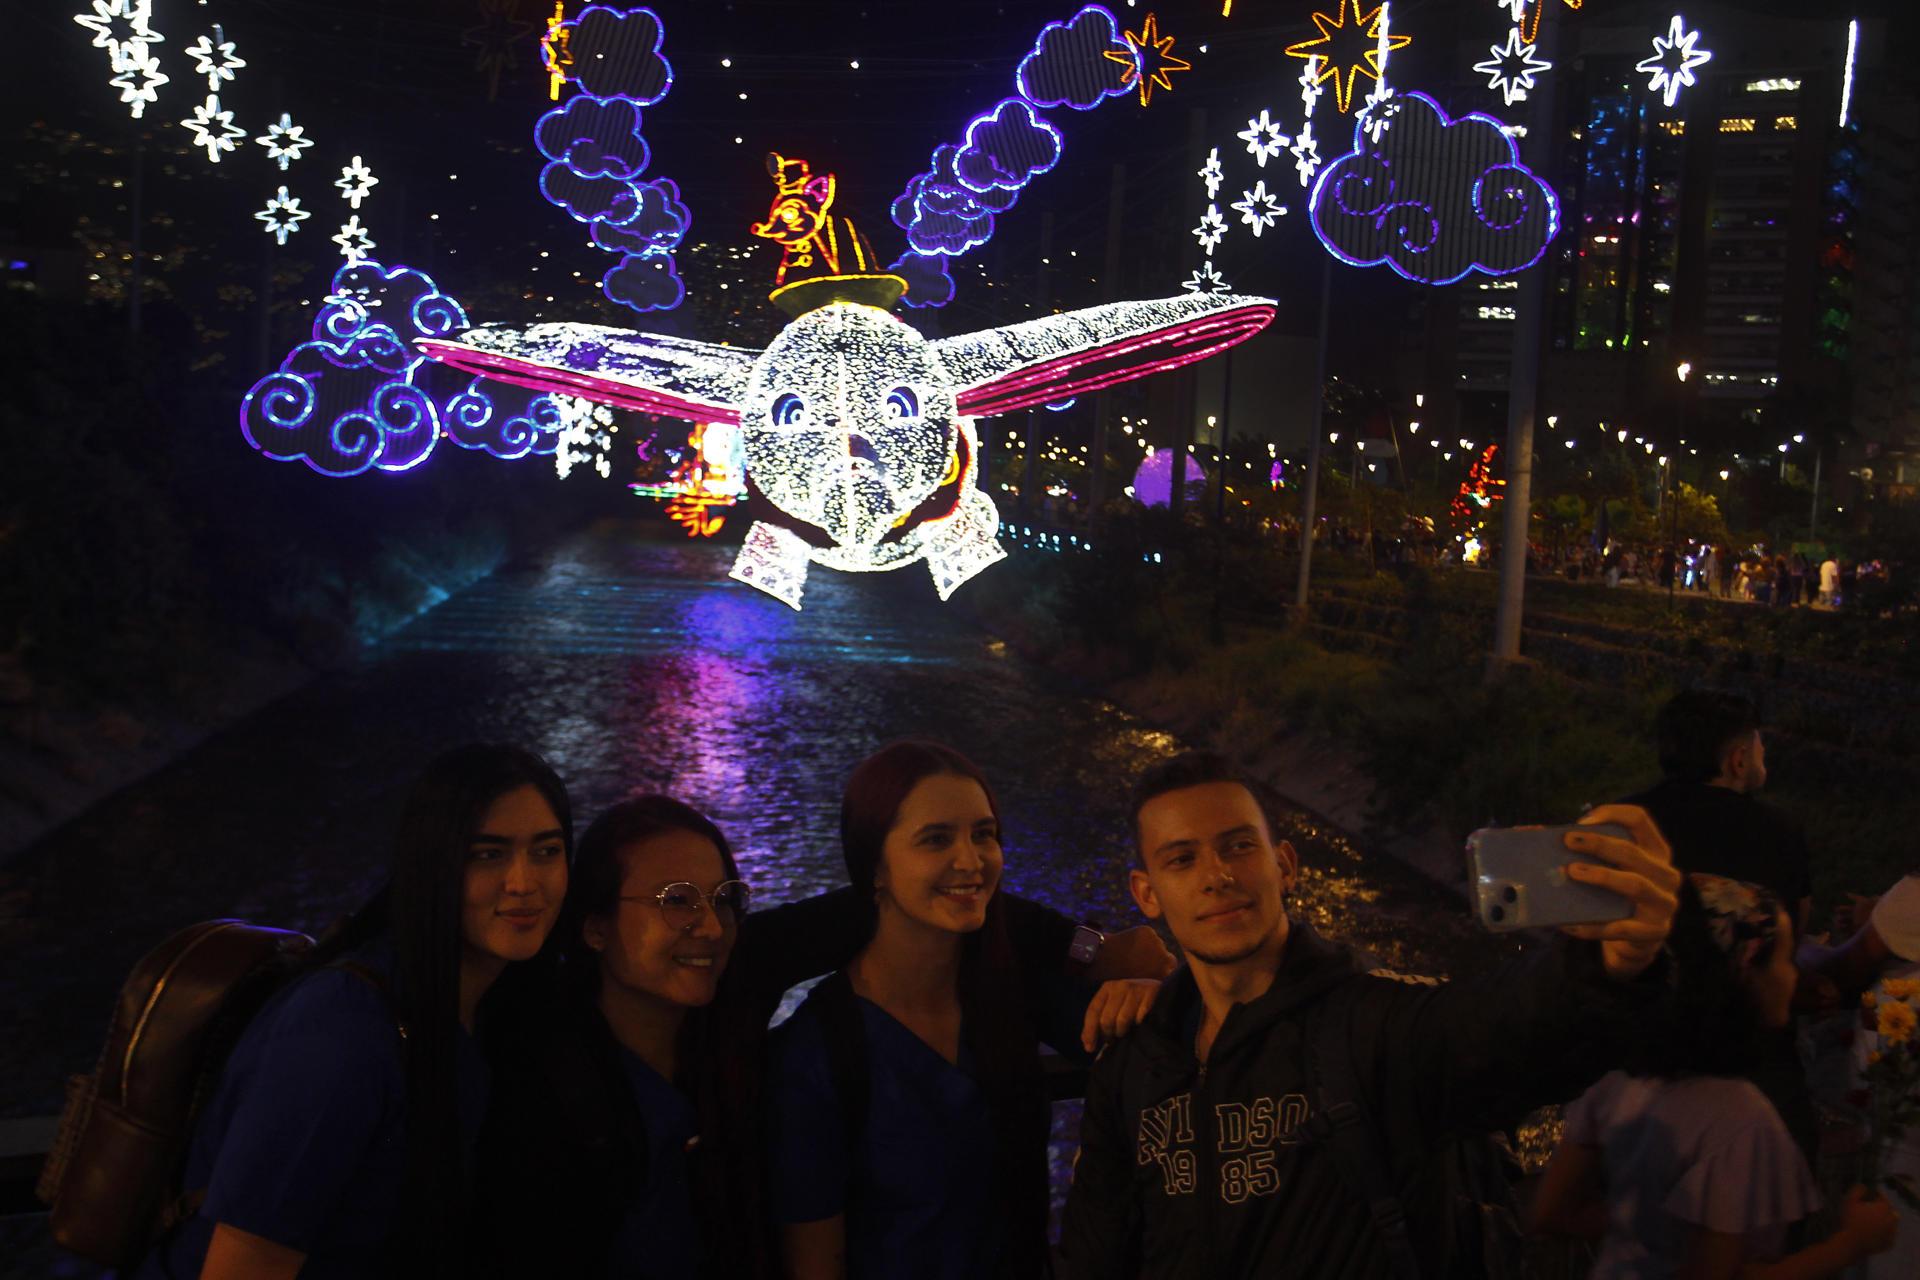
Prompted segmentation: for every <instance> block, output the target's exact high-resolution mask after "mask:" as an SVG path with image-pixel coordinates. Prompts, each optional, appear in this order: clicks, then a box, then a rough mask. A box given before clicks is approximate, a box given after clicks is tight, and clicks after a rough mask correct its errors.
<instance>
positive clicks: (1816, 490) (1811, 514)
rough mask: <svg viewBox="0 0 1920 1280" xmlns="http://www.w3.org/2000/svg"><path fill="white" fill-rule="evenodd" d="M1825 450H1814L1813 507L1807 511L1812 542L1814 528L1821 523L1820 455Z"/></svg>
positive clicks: (1809, 538)
mask: <svg viewBox="0 0 1920 1280" xmlns="http://www.w3.org/2000/svg"><path fill="white" fill-rule="evenodd" d="M1822 452H1823V451H1822V450H1820V449H1817V448H1816V449H1815V450H1814V451H1813V509H1812V510H1810V511H1808V512H1807V541H1808V542H1812V541H1813V538H1814V530H1815V529H1816V528H1818V526H1819V524H1820V456H1821V453H1822Z"/></svg>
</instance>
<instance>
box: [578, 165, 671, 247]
mask: <svg viewBox="0 0 1920 1280" xmlns="http://www.w3.org/2000/svg"><path fill="white" fill-rule="evenodd" d="M634 194H635V196H636V197H637V199H636V200H635V205H634V212H633V214H632V216H631V217H629V218H627V220H626V221H625V222H623V223H621V224H619V225H617V226H616V225H614V224H611V223H608V222H596V223H594V224H593V243H594V244H595V245H596V246H598V247H599V248H601V249H605V250H606V251H608V252H609V253H646V252H648V251H649V250H653V249H677V248H679V247H680V242H681V241H682V240H684V239H686V237H687V228H688V227H689V226H691V225H692V224H693V214H692V213H691V212H689V211H688V209H687V206H686V205H685V204H684V203H683V202H682V201H681V199H680V188H679V186H678V185H677V184H675V183H674V181H673V180H672V179H670V178H656V179H655V180H654V181H652V182H643V183H640V184H637V185H636V186H635V187H634Z"/></svg>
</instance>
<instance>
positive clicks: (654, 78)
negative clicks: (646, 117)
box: [560, 4, 673, 107]
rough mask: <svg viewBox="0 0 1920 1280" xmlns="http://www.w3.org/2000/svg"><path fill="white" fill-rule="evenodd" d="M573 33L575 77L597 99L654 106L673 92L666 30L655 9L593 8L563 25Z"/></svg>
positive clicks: (569, 36)
mask: <svg viewBox="0 0 1920 1280" xmlns="http://www.w3.org/2000/svg"><path fill="white" fill-rule="evenodd" d="M560 25H561V26H562V27H564V28H566V31H567V53H568V55H569V56H570V57H571V58H572V65H571V66H569V67H568V68H567V76H568V78H569V79H571V80H574V81H576V82H578V83H579V85H580V86H581V87H582V88H583V89H585V90H586V91H587V92H588V93H590V94H592V95H593V96H594V97H596V98H625V99H627V100H628V101H630V102H637V103H639V104H640V105H641V106H643V107H644V106H651V105H652V104H653V103H656V102H658V101H660V99H662V98H664V97H666V96H667V90H669V89H671V88H673V67H672V66H671V65H670V64H669V63H668V62H667V60H666V58H664V57H662V56H661V53H660V44H661V42H662V41H663V40H664V39H665V38H666V29H665V27H664V26H663V24H662V23H661V21H660V15H659V14H657V13H655V12H654V11H653V10H651V9H628V10H621V9H613V8H609V7H607V6H606V5H598V4H596V5H590V6H589V7H587V8H585V9H582V10H581V11H580V13H579V14H578V15H577V16H575V17H573V18H569V19H568V20H567V21H565V22H563V23H561V24H560Z"/></svg>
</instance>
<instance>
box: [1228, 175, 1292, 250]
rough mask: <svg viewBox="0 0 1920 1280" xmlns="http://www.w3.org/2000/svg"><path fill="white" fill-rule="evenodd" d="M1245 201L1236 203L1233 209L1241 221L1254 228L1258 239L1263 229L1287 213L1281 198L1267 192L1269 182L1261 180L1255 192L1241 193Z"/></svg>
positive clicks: (1255, 186) (1254, 186)
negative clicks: (1236, 211) (1237, 212)
mask: <svg viewBox="0 0 1920 1280" xmlns="http://www.w3.org/2000/svg"><path fill="white" fill-rule="evenodd" d="M1241 194H1242V195H1243V196H1245V199H1242V200H1236V201H1234V203H1233V205H1232V206H1231V207H1232V208H1234V209H1236V210H1238V211H1239V214H1240V221H1241V222H1242V223H1244V224H1246V225H1247V226H1249V227H1252V228H1253V234H1254V237H1255V238H1256V239H1258V238H1259V235H1260V232H1261V229H1262V228H1265V227H1270V226H1272V225H1273V224H1274V223H1276V222H1278V221H1279V220H1280V219H1281V218H1282V217H1283V216H1285V214H1286V212H1287V207H1286V206H1285V205H1283V204H1281V203H1280V197H1279V196H1278V195H1275V194H1273V193H1271V192H1269V191H1268V190H1267V180H1266V179H1265V178H1262V179H1260V180H1259V181H1258V182H1256V183H1254V184H1253V190H1251V191H1246V192H1242V193H1241Z"/></svg>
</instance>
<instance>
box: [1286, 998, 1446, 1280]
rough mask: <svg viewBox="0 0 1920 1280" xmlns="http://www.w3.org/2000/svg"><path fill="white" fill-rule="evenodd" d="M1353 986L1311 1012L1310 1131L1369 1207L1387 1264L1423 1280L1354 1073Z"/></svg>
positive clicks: (1408, 1278) (1405, 1277)
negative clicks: (1313, 1110) (1312, 1114)
mask: <svg viewBox="0 0 1920 1280" xmlns="http://www.w3.org/2000/svg"><path fill="white" fill-rule="evenodd" d="M1353 985H1354V984H1352V983H1348V984H1347V985H1346V986H1344V987H1341V988H1336V989H1335V990H1334V991H1332V992H1330V993H1328V994H1327V995H1326V996H1324V997H1322V998H1321V999H1320V1000H1319V1001H1318V1002H1317V1003H1315V1004H1314V1006H1313V1007H1312V1008H1311V1009H1310V1010H1308V1012H1307V1017H1306V1019H1305V1021H1306V1028H1305V1030H1306V1041H1307V1064H1308V1076H1309V1079H1310V1081H1311V1083H1312V1088H1313V1097H1314V1105H1315V1108H1316V1112H1317V1114H1315V1116H1314V1117H1313V1119H1312V1120H1310V1121H1309V1122H1308V1124H1307V1132H1308V1134H1309V1135H1310V1136H1312V1137H1313V1138H1314V1140H1315V1141H1318V1142H1320V1143H1321V1144H1323V1146H1324V1147H1325V1149H1326V1152H1327V1154H1328V1155H1329V1156H1331V1157H1332V1159H1333V1162H1334V1164H1335V1166H1336V1167H1338V1168H1339V1170H1340V1175H1341V1177H1342V1178H1343V1179H1344V1180H1345V1181H1346V1184H1347V1187H1348V1189H1349V1190H1351V1191H1353V1192H1354V1193H1355V1194H1356V1195H1358V1196H1359V1197H1360V1199H1361V1201H1362V1202H1363V1203H1364V1204H1365V1205H1366V1206H1367V1214H1368V1216H1369V1217H1370V1218H1371V1219H1372V1220H1373V1229H1374V1231H1375V1233H1376V1234H1377V1235H1378V1237H1379V1240H1380V1248H1381V1250H1382V1251H1383V1252H1384V1253H1385V1254H1386V1255H1387V1265H1388V1266H1389V1267H1391V1268H1392V1270H1393V1273H1394V1274H1395V1275H1397V1276H1399V1277H1401V1280H1420V1276H1421V1271H1420V1260H1419V1257H1418V1256H1417V1255H1416V1254H1415V1253H1414V1249H1413V1239H1412V1237H1411V1236H1410V1235H1409V1233H1408V1231H1407V1214H1406V1209H1405V1208H1404V1206H1402V1205H1401V1203H1400V1197H1399V1196H1398V1195H1397V1194H1395V1192H1394V1189H1393V1178H1392V1175H1390V1174H1389V1173H1388V1172H1387V1161H1386V1154H1385V1152H1384V1151H1383V1150H1382V1148H1381V1141H1380V1131H1379V1129H1378V1127H1377V1126H1376V1125H1375V1124H1374V1122H1373V1115H1372V1113H1371V1112H1369V1111H1368V1110H1367V1105H1366V1103H1365V1101H1364V1100H1362V1098H1361V1096H1360V1092H1359V1088H1358V1083H1359V1076H1358V1075H1357V1073H1356V1072H1355V1070H1354V1061H1353V1034H1352V1014H1353V999H1352V997H1351V995H1350V994H1349V992H1350V991H1351V990H1352V988H1353Z"/></svg>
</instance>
